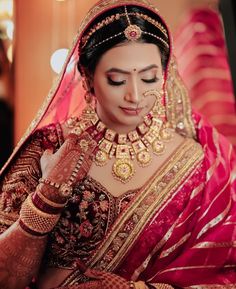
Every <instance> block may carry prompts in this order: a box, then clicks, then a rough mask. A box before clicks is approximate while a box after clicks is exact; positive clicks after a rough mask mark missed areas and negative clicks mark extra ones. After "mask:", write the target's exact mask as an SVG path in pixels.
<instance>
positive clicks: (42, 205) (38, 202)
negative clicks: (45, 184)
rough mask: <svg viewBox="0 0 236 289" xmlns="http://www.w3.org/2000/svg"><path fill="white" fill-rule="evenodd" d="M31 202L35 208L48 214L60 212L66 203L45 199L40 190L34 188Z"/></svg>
mask: <svg viewBox="0 0 236 289" xmlns="http://www.w3.org/2000/svg"><path fill="white" fill-rule="evenodd" d="M32 202H33V204H34V205H35V207H36V208H38V209H39V210H40V211H42V212H44V213H48V214H60V213H61V212H62V210H63V208H64V207H65V205H66V204H67V202H65V203H64V204H59V203H55V202H52V201H51V200H49V199H47V198H46V197H45V196H44V195H43V194H42V193H41V192H40V190H36V192H35V193H34V194H33V195H32Z"/></svg>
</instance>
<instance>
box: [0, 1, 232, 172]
mask: <svg viewBox="0 0 236 289" xmlns="http://www.w3.org/2000/svg"><path fill="white" fill-rule="evenodd" d="M96 2H97V1H96V0H86V1H85V0H34V1H32V0H0V105H1V107H0V118H1V120H0V130H1V137H0V167H1V166H2V164H3V163H4V162H5V160H6V158H7V157H8V155H9V154H10V152H11V150H12V147H13V146H14V145H15V144H16V143H17V142H18V141H19V139H20V138H21V137H22V135H23V134H24V132H25V130H26V128H27V127H28V125H29V124H30V122H31V121H32V119H33V118H34V116H35V114H36V112H37V110H38V109H39V107H40V105H41V103H42V101H43V99H44V98H45V97H46V96H47V93H48V91H49V89H50V87H51V86H52V83H53V81H54V80H55V78H56V76H57V74H58V73H59V72H60V69H61V67H62V64H63V61H64V59H65V57H66V54H67V52H68V48H69V47H70V46H71V43H72V41H73V37H74V36H75V34H76V32H77V30H78V27H79V24H80V21H81V20H82V18H83V17H84V16H85V15H86V12H87V11H88V9H89V8H90V7H91V6H92V5H94V4H95V3H96ZM152 2H153V3H154V4H155V5H156V6H157V7H158V8H159V10H160V12H161V14H162V15H163V16H164V17H165V19H166V20H167V23H168V24H169V26H170V29H171V30H172V33H173V36H174V44H175V53H176V57H177V60H178V64H179V68H180V73H181V75H182V77H183V79H184V82H185V83H186V86H187V87H188V89H189V93H190V96H191V99H192V102H193V105H194V106H195V107H196V108H197V109H198V110H200V111H201V112H202V113H203V114H205V115H207V117H208V118H209V120H210V121H211V122H212V123H213V124H214V125H215V126H216V127H217V128H218V129H219V130H220V131H221V132H222V133H224V134H225V135H226V137H228V138H229V139H230V141H231V142H232V143H233V144H234V145H235V147H236V115H235V97H234V95H235V93H234V87H235V86H234V85H235V84H234V82H235V76H236V75H235V69H236V64H235V63H234V62H235V57H233V55H236V30H235V27H236V23H235V21H236V20H235V14H234V13H235V12H234V11H235V8H236V7H235V0H234V1H233V0H219V1H217V0H199V1H194V0H178V1H172V0H152Z"/></svg>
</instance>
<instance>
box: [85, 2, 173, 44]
mask: <svg viewBox="0 0 236 289" xmlns="http://www.w3.org/2000/svg"><path fill="white" fill-rule="evenodd" d="M129 16H136V17H137V18H142V19H144V20H146V21H147V22H149V23H151V24H152V25H154V26H155V27H156V28H158V29H159V31H161V32H162V34H163V35H164V37H165V38H166V39H168V33H167V31H166V29H165V28H164V27H163V25H162V24H161V23H159V22H158V21H156V20H154V19H153V18H151V17H150V16H148V15H145V14H143V13H139V12H127V8H126V6H125V13H117V14H115V15H111V16H108V17H106V18H105V19H103V20H102V21H101V22H99V23H97V24H96V25H94V26H93V27H92V28H91V29H90V31H89V32H88V34H87V35H85V36H84V37H83V38H82V41H81V43H82V46H81V47H82V49H83V48H84V47H85V46H86V44H87V43H88V41H89V39H90V37H91V36H92V35H93V34H94V33H95V32H97V31H98V30H99V29H101V28H103V27H104V26H107V25H109V24H111V23H112V22H114V21H117V20H119V19H120V18H121V17H126V18H127V20H128V26H127V28H126V29H125V30H124V31H122V32H119V33H117V34H114V35H112V36H110V37H108V38H106V39H104V40H102V41H100V42H99V43H96V44H95V45H93V46H92V47H91V48H95V47H97V46H99V45H101V44H103V43H105V42H107V41H109V40H111V39H113V38H115V37H118V36H120V35H122V34H125V37H126V38H127V39H128V40H130V41H134V40H138V39H139V38H140V37H141V34H142V33H143V34H147V35H150V36H152V37H154V38H156V39H158V40H159V41H161V42H162V43H163V44H164V45H165V46H166V47H167V48H168V49H169V44H168V43H167V41H165V40H164V39H163V38H161V37H159V36H157V35H155V34H153V33H151V32H146V31H142V30H141V28H140V27H139V26H137V25H132V24H131V22H130V18H129Z"/></svg>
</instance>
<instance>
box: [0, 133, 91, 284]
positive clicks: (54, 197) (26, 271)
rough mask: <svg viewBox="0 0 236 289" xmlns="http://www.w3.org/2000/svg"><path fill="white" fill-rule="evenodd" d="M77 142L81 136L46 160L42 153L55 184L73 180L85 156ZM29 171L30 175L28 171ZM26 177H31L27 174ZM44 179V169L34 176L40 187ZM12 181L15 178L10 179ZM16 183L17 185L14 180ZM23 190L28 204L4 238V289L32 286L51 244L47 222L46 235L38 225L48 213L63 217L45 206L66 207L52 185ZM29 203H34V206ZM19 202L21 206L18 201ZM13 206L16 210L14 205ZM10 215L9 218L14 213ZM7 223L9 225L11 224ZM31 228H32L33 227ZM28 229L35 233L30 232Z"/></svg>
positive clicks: (0, 245)
mask: <svg viewBox="0 0 236 289" xmlns="http://www.w3.org/2000/svg"><path fill="white" fill-rule="evenodd" d="M77 140H78V137H76V136H74V137H72V138H69V139H68V141H65V143H64V144H63V145H62V146H61V148H60V149H59V150H58V151H57V152H56V153H55V154H53V153H52V152H50V151H48V150H46V151H45V152H44V153H43V156H42V157H41V154H39V155H40V157H41V168H42V175H43V177H45V178H49V179H50V180H51V181H52V182H58V183H63V182H66V181H67V180H68V179H69V177H70V176H71V173H72V172H73V170H74V168H75V166H76V164H77V161H78V159H79V156H80V154H81V149H80V146H78V145H77ZM89 155H90V153H88V154H87V156H89ZM40 157H39V158H40ZM29 159H30V162H34V158H33V157H32V155H31V157H30V158H29ZM88 159H89V157H88ZM22 163H23V164H24V161H22ZM86 165H87V162H86V160H84V165H83V169H81V170H80V171H79V172H78V175H79V176H80V177H83V176H84V174H85V173H86V172H87V168H88V167H89V164H88V166H86ZM16 167H17V165H16ZM32 167H33V164H31V166H30V168H31V169H32V170H33V168H32ZM62 168H67V170H62ZM16 171H17V169H16ZM26 171H27V172H29V170H27V169H26ZM18 173H19V168H18ZM9 174H10V175H11V176H12V178H13V180H14V172H12V171H11V172H10V173H9ZM16 175H17V173H16ZM24 175H27V173H25V174H24ZM40 176H41V170H40V174H38V175H37V177H36V176H34V177H35V178H36V180H37V181H36V184H38V179H39V177H40ZM34 177H32V179H34ZM9 179H11V178H10V177H9ZM75 181H78V178H76V179H75ZM9 183H11V182H10V181H9V182H8V186H5V187H6V188H9V187H10V185H9ZM12 183H14V181H13V182H12ZM24 186H25V180H23V178H22V179H21V187H22V188H24ZM6 188H5V189H6ZM22 191H23V192H22V195H24V199H25V198H26V197H27V196H28V197H27V199H26V201H25V202H23V206H21V205H20V207H21V210H20V208H19V214H20V218H17V220H16V221H15V222H13V224H12V225H11V226H10V228H9V229H7V230H6V231H5V232H4V233H3V234H2V235H1V236H0V267H1V269H0V287H1V288H3V289H15V288H17V289H20V288H25V287H26V286H27V285H28V284H29V283H30V281H31V279H32V277H33V276H36V275H37V272H38V270H39V267H40V264H41V260H42V257H43V253H44V249H45V245H46V242H47V233H49V231H48V232H47V231H45V230H44V229H45V228H46V229H48V226H47V222H44V220H43V222H42V224H43V225H45V228H44V226H43V230H42V232H41V228H40V226H38V224H39V223H40V222H41V220H42V218H41V217H42V216H43V214H46V215H47V216H48V215H50V214H54V215H55V216H56V215H60V213H59V212H58V211H57V212H56V213H55V212H53V213H51V212H47V210H48V206H46V207H44V205H45V204H46V205H47V204H52V205H59V208H60V209H61V210H62V209H63V204H65V198H64V197H62V196H60V195H59V194H58V189H57V188H54V187H52V186H50V185H48V184H39V185H37V186H36V187H35V186H32V187H31V188H29V186H28V189H27V192H25V191H24V189H22ZM39 193H40V195H41V197H40V198H41V200H44V202H43V204H44V205H43V206H41V204H42V202H41V203H40V202H38V203H37V202H35V200H36V198H35V197H37V200H39ZM3 195H4V193H3ZM7 195H8V196H9V195H11V196H12V195H13V193H12V194H10V193H9V192H8V191H7V190H5V198H3V199H2V203H4V204H5V205H4V206H3V207H2V208H1V209H2V211H1V212H0V213H1V215H3V213H4V209H5V211H7V210H8V208H7V206H8V205H7V203H8V201H7ZM21 197H22V196H21ZM17 198H18V199H19V196H17ZM22 198H23V197H22ZM12 199H14V197H12ZM15 199H16V198H15ZM29 200H30V201H31V202H30V203H29ZM45 200H46V201H45ZM13 203H14V202H13ZM15 203H17V201H16V200H15ZM38 205H39V206H38ZM12 206H13V207H14V204H13V205H12ZM40 206H41V207H40ZM45 208H46V209H45ZM44 209H45V210H44ZM28 213H29V214H28ZM32 213H33V214H35V213H36V215H34V216H35V217H37V218H39V219H38V221H37V222H35V218H32V219H29V218H28V216H30V215H31V214H32ZM19 214H18V215H19ZM27 214H28V215H27ZM37 214H38V215H37ZM6 215H8V216H9V215H11V213H10V214H6ZM16 215H17V214H16ZM54 215H53V216H54ZM9 219H10V218H9ZM57 220H58V218H57ZM57 220H56V221H55V222H54V223H52V226H51V228H50V230H52V229H53V227H54V225H56V222H57ZM5 221H6V220H5ZM19 221H20V222H19ZM5 223H7V221H6V222H5ZM22 225H23V226H22ZM25 225H26V226H25ZM28 225H30V227H29V226H28ZM25 229H27V230H25ZM28 229H31V230H30V231H29V230H28ZM38 233H42V234H38Z"/></svg>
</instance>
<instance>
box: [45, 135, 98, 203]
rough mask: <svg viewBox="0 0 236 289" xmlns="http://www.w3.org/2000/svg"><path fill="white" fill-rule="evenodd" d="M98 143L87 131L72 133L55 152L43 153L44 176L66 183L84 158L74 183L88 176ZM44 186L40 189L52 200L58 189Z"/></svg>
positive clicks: (59, 182)
mask: <svg viewBox="0 0 236 289" xmlns="http://www.w3.org/2000/svg"><path fill="white" fill-rule="evenodd" d="M96 145H97V143H96V142H95V141H94V140H93V139H92V138H91V137H90V135H89V134H88V133H87V132H84V133H83V134H82V135H80V136H77V135H76V134H70V135H69V136H68V138H67V139H66V140H65V142H64V144H63V145H62V146H61V147H60V148H59V150H58V151H57V152H55V153H53V152H52V151H51V150H46V151H45V152H44V153H43V155H42V157H41V159H40V165H41V170H42V178H44V179H49V180H50V181H52V182H55V183H58V184H62V183H66V182H68V181H69V179H70V178H71V175H72V173H73V172H74V170H75V168H76V166H77V164H78V162H79V161H80V160H82V163H81V165H80V167H79V170H78V172H77V173H76V176H75V178H74V182H73V183H72V185H73V184H75V183H77V182H79V181H80V180H81V179H83V178H84V177H85V176H86V174H87V172H88V170H89V168H90V166H91V164H92V155H93V150H94V149H95V147H96ZM41 185H42V184H41ZM42 186H45V185H42ZM42 186H41V187H40V190H41V191H42V190H43V194H44V196H45V197H48V198H49V199H51V200H52V195H55V192H56V189H54V188H51V189H49V188H47V190H44V189H43V188H42Z"/></svg>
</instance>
